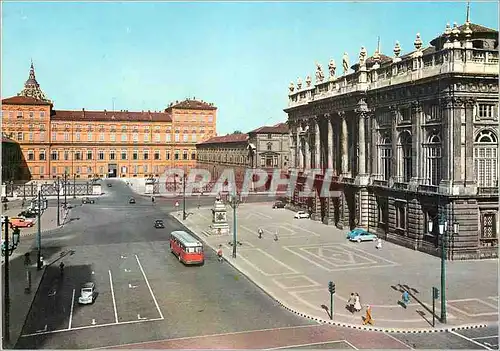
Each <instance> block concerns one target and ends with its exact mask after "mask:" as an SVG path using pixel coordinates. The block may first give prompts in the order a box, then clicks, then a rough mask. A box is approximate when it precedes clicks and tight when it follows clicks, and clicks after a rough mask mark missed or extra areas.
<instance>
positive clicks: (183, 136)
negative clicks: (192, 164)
mask: <svg viewBox="0 0 500 351" xmlns="http://www.w3.org/2000/svg"><path fill="white" fill-rule="evenodd" d="M188 137H189V134H183V135H182V140H183V141H184V142H187V141H188Z"/></svg>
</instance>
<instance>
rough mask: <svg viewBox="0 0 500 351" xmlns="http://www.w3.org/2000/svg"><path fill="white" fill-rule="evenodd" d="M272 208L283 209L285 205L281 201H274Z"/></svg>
mask: <svg viewBox="0 0 500 351" xmlns="http://www.w3.org/2000/svg"><path fill="white" fill-rule="evenodd" d="M273 208H285V203H284V202H282V201H276V202H275V203H274V205H273Z"/></svg>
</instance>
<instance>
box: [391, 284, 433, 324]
mask: <svg viewBox="0 0 500 351" xmlns="http://www.w3.org/2000/svg"><path fill="white" fill-rule="evenodd" d="M391 288H392V289H393V290H396V291H399V292H400V293H404V292H405V291H407V292H408V295H410V298H412V299H413V300H415V302H417V303H418V304H419V305H420V306H422V307H423V308H424V309H425V310H426V311H427V312H428V313H429V314H430V316H431V317H432V314H433V313H432V310H431V309H430V308H429V307H427V305H425V304H424V303H423V302H422V301H420V300H419V299H418V298H417V296H416V294H418V293H419V291H418V290H417V289H415V288H412V287H410V286H409V285H407V284H397V285H391ZM398 305H400V306H401V307H402V308H405V309H406V304H405V303H403V302H402V301H398ZM417 314H418V315H419V316H420V317H422V318H423V319H424V320H425V321H426V322H427V323H428V324H429V325H430V326H432V321H429V319H428V318H427V317H426V313H425V312H424V311H422V310H417ZM434 317H435V318H438V317H437V316H436V315H434Z"/></svg>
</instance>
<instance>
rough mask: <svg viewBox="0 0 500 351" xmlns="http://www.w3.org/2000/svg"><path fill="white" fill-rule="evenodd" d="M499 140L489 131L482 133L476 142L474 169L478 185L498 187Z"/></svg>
mask: <svg viewBox="0 0 500 351" xmlns="http://www.w3.org/2000/svg"><path fill="white" fill-rule="evenodd" d="M497 158H498V140H497V137H496V135H495V134H494V133H493V132H492V131H489V130H484V131H481V132H480V133H479V134H478V135H477V137H476V140H475V142H474V169H475V172H476V180H477V185H478V186H480V187H496V186H498V164H497Z"/></svg>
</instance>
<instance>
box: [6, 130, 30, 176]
mask: <svg viewBox="0 0 500 351" xmlns="http://www.w3.org/2000/svg"><path fill="white" fill-rule="evenodd" d="M30 180H31V179H30V172H29V168H28V165H27V163H26V160H25V159H24V155H23V153H22V151H21V147H20V145H19V143H18V142H16V141H15V140H12V139H10V138H8V137H6V136H3V137H2V184H10V183H11V182H12V183H13V184H19V183H25V182H28V181H30Z"/></svg>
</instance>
